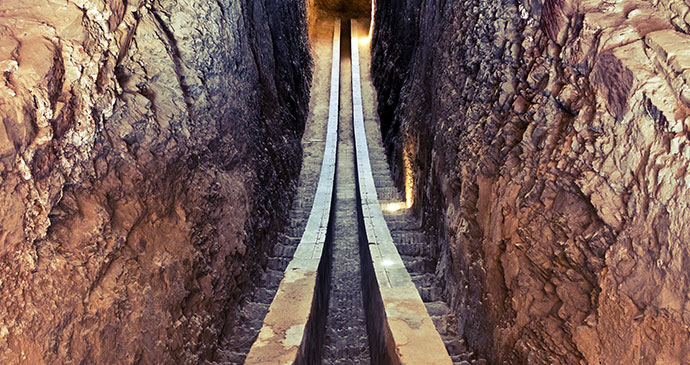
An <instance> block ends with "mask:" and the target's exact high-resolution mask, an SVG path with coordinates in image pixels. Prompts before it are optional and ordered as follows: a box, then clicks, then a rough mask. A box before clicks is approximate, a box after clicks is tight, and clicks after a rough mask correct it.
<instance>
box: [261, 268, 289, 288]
mask: <svg viewBox="0 0 690 365" xmlns="http://www.w3.org/2000/svg"><path fill="white" fill-rule="evenodd" d="M283 275H284V270H273V269H270V268H268V269H266V271H265V272H264V274H263V276H262V277H261V281H260V282H259V285H258V286H260V287H265V288H269V289H277V288H278V285H280V281H281V280H283Z"/></svg>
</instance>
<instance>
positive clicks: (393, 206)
mask: <svg viewBox="0 0 690 365" xmlns="http://www.w3.org/2000/svg"><path fill="white" fill-rule="evenodd" d="M381 208H383V210H385V211H386V212H390V213H395V212H397V211H399V210H400V209H405V208H408V206H407V203H406V202H394V203H384V204H381Z"/></svg>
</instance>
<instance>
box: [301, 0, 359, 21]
mask: <svg viewBox="0 0 690 365" xmlns="http://www.w3.org/2000/svg"><path fill="white" fill-rule="evenodd" d="M312 3H313V5H314V6H315V7H316V8H317V9H319V10H322V11H325V12H327V13H330V14H332V15H335V16H337V17H340V18H361V17H367V16H369V15H370V14H371V0H312Z"/></svg>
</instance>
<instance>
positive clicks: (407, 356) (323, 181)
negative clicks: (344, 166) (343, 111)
mask: <svg viewBox="0 0 690 365" xmlns="http://www.w3.org/2000/svg"><path fill="white" fill-rule="evenodd" d="M356 33H357V28H356V27H355V26H352V27H351V36H350V38H351V76H352V108H353V110H352V112H353V113H352V114H353V121H352V122H353V130H354V144H355V157H356V159H355V174H356V176H355V177H356V184H355V189H356V192H355V195H356V200H357V205H358V207H357V208H358V209H357V220H358V226H359V229H358V232H359V236H358V242H359V246H360V249H359V251H360V258H361V264H362V293H363V299H364V303H363V305H364V308H365V312H366V321H367V336H368V339H369V340H368V341H369V349H370V350H369V353H370V356H371V362H372V363H373V364H401V363H404V364H451V363H452V361H451V358H450V356H449V355H448V352H447V350H446V347H445V345H444V343H443V340H442V338H441V336H440V334H439V333H438V332H437V330H436V328H435V326H434V323H433V321H432V319H431V317H430V316H429V314H428V312H427V309H426V307H425V305H424V302H423V301H422V298H421V297H420V295H419V292H418V291H417V288H416V287H415V285H414V283H413V282H412V279H411V277H410V275H409V273H408V272H407V270H406V268H405V266H404V263H403V260H402V258H401V257H400V255H399V253H398V251H397V249H396V246H395V244H394V242H393V238H392V236H391V233H390V231H389V229H388V226H387V224H386V221H385V219H384V216H383V212H382V210H381V205H380V203H379V201H378V197H377V193H376V186H375V183H374V178H373V175H372V170H371V163H370V156H369V149H368V146H367V138H366V131H365V126H364V114H363V103H362V91H361V81H360V63H359V37H358V36H357V34H356ZM340 38H341V22H340V21H336V22H335V26H334V32H333V55H332V56H333V57H332V69H331V85H330V101H329V117H328V126H327V137H326V144H325V150H324V156H323V162H322V166H321V174H320V177H319V183H318V187H317V190H316V194H315V196H314V203H313V206H312V209H311V213H310V215H309V218H308V220H307V224H306V228H305V231H304V234H303V235H302V238H301V240H300V243H299V245H298V246H297V249H296V251H295V254H294V257H293V258H292V260H291V261H290V264H289V265H288V266H287V268H286V269H285V273H284V277H283V279H282V281H281V282H280V285H279V287H278V291H277V293H276V295H275V297H274V299H273V301H272V302H271V305H270V308H269V310H268V314H267V315H266V317H265V319H264V322H263V326H262V327H261V330H260V332H259V335H258V338H257V339H256V341H255V342H254V344H253V345H252V347H251V349H250V351H249V354H248V355H247V358H246V361H245V363H246V364H266V363H279V364H286V363H298V364H302V363H309V364H311V363H319V362H320V361H321V356H322V351H323V337H324V332H325V319H326V317H327V311H328V300H329V297H328V293H329V291H328V289H329V285H330V283H331V278H330V275H331V261H332V260H331V252H330V248H329V247H330V244H329V242H330V241H329V240H330V239H331V235H332V230H333V227H332V225H333V224H334V223H333V219H332V217H333V212H332V203H333V199H334V198H333V194H334V191H335V174H336V161H337V147H338V146H337V145H338V142H337V141H338V123H339V120H338V119H339V116H338V115H339V108H340V106H341V105H340V100H339V99H340V61H341V60H340V56H341V55H340V47H341V45H340V41H341V40H340Z"/></svg>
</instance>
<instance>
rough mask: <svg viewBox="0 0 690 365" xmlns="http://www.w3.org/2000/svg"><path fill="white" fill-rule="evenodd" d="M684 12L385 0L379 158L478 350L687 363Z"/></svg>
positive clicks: (380, 35) (532, 359)
mask: <svg viewBox="0 0 690 365" xmlns="http://www.w3.org/2000/svg"><path fill="white" fill-rule="evenodd" d="M400 14H406V15H408V16H404V17H402V16H400ZM688 14H689V13H688V6H687V4H685V3H684V2H683V1H653V2H645V1H613V2H594V1H586V0H582V1H577V0H573V1H569V0H562V1H561V0H544V1H542V0H535V1H528V2H512V1H497V2H481V1H479V2H477V1H454V2H453V1H449V2H441V3H439V2H436V1H427V0H404V1H377V9H376V13H375V24H376V28H375V29H376V32H375V34H374V37H373V47H374V65H373V67H374V72H373V74H374V76H375V78H376V80H375V82H376V84H377V89H378V96H379V113H380V116H381V118H382V129H383V134H384V138H385V141H386V143H387V148H388V152H389V157H390V158H391V160H392V162H393V165H395V166H397V176H398V182H399V185H400V186H401V187H402V186H404V185H405V183H407V184H408V185H410V184H411V185H412V186H413V191H414V201H415V209H417V210H418V211H419V214H421V215H422V217H423V220H424V224H425V226H426V228H427V229H428V230H429V231H430V233H429V235H428V238H429V239H430V240H431V242H433V244H436V245H438V246H439V248H438V251H439V252H440V253H439V257H438V258H437V262H438V264H437V267H436V276H437V279H438V280H440V281H441V282H443V283H445V288H446V289H445V292H444V295H445V297H446V298H447V299H448V300H449V301H450V303H451V304H452V308H453V310H454V312H455V313H456V315H457V318H458V322H459V323H458V326H459V331H460V333H462V334H463V335H464V336H465V337H466V339H467V343H468V344H469V346H470V349H471V350H473V351H475V352H477V353H479V354H480V355H481V356H483V357H486V358H488V359H490V360H491V361H492V362H499V363H500V362H501V361H509V362H527V363H578V362H580V363H605V364H606V363H621V362H623V363H654V362H657V363H687V362H688V361H690V355H689V354H690V331H689V330H688V328H689V327H688V326H690V300H689V298H690V291H689V290H688V289H689V286H688V279H689V277H688V275H689V274H688V273H690V271H689V270H688V268H689V267H688V259H689V258H690V250H689V248H688V246H687V244H686V243H687V242H690V229H689V228H688V224H687V223H688V222H690V207H688V203H687V199H686V198H685V196H687V194H688V193H690V191H689V190H690V175H688V171H687V169H688V166H689V164H690V144H689V143H688V139H687V138H688V137H687V130H688V127H689V126H690V119H688V116H690V114H689V113H688V111H690V109H689V106H690V99H689V96H690V93H689V92H690V91H688V86H689V85H690V83H688V81H690V79H688V78H687V76H688V75H687V73H688V72H689V71H688V69H690V58H689V57H688V55H689V53H688V49H689V48H688V44H690V35H689V34H688V25H687V24H688V22H687V21H686V20H685V19H688V18H689V17H690V16H689V15H688Z"/></svg>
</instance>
